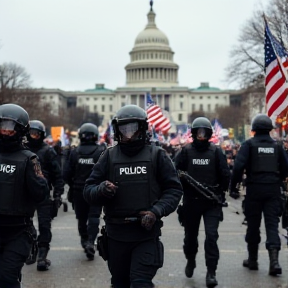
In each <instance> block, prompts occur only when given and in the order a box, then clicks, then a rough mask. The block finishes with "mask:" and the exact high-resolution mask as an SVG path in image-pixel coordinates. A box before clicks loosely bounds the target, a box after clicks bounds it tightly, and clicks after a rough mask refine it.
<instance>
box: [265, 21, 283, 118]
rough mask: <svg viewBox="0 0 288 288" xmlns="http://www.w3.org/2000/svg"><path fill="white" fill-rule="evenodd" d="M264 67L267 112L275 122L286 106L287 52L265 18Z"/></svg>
mask: <svg viewBox="0 0 288 288" xmlns="http://www.w3.org/2000/svg"><path fill="white" fill-rule="evenodd" d="M265 68H266V69H265V70H266V71H265V74H266V75H265V77H266V78H265V87H266V105H267V114H268V116H269V117H270V118H271V119H272V121H273V122H275V120H276V117H277V116H278V115H280V114H281V113H282V112H283V111H284V110H285V109H286V108H287V106H288V99H287V96H288V79H287V68H288V53H287V51H286V50H285V49H284V47H283V46H282V45H281V44H280V43H279V42H278V41H277V39H276V38H275V37H274V36H273V34H272V33H271V31H270V29H269V27H268V23H267V21H266V20H265Z"/></svg>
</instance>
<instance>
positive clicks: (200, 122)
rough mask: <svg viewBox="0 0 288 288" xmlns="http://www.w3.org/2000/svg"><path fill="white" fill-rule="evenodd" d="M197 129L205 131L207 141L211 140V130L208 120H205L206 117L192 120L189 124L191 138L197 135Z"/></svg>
mask: <svg viewBox="0 0 288 288" xmlns="http://www.w3.org/2000/svg"><path fill="white" fill-rule="evenodd" d="M199 128H203V129H205V131H206V133H207V139H210V138H211V136H212V132H213V130H212V125H211V122H210V121H209V119H207V118H206V117H197V118H196V119H194V121H193V122H192V124H191V133H192V136H195V135H196V134H197V131H198V129H199Z"/></svg>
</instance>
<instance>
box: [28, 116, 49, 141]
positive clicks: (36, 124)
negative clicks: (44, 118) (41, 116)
mask: <svg viewBox="0 0 288 288" xmlns="http://www.w3.org/2000/svg"><path fill="white" fill-rule="evenodd" d="M31 129H35V130H38V131H40V132H41V134H43V138H44V137H45V136H46V130H45V125H44V124H43V122H41V121H39V120H31V121H30V130H31Z"/></svg>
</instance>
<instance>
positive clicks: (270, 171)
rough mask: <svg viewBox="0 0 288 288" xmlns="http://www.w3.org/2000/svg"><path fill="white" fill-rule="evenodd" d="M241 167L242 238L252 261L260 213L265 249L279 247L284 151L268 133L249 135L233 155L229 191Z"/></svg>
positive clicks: (286, 169) (286, 170)
mask: <svg viewBox="0 0 288 288" xmlns="http://www.w3.org/2000/svg"><path fill="white" fill-rule="evenodd" d="M244 169H245V170H246V175H247V178H246V197H245V216H246V218H247V224H248V226H247V233H246V238H245V240H246V242H247V244H248V252H249V257H250V256H252V258H253V259H254V260H255V261H256V260H257V253H258V244H259V243H260V241H261V238H260V224H261V217H262V212H263V213H264V220H265V227H266V234H267V240H266V248H267V249H268V250H274V249H275V250H277V251H279V250H280V248H281V242H280V238H279V235H278V223H279V217H280V216H281V214H282V205H281V200H280V199H281V198H280V196H281V192H280V186H281V181H283V180H285V178H286V177H287V175H288V158H287V154H286V153H285V151H284V149H283V148H282V146H281V145H279V144H277V143H276V142H275V141H274V140H273V139H272V138H271V137H270V136H269V134H268V132H267V134H263V135H262V134H259V135H258V134H257V133H256V134H255V136H254V137H253V138H251V139H249V140H247V141H245V142H244V143H243V144H242V146H241V148H240V150H239V152H238V154H237V157H236V160H235V164H234V169H233V174H232V179H231V191H234V190H235V187H236V185H237V183H238V182H240V181H241V179H242V175H243V171H244ZM244 266H245V265H244ZM256 266H257V265H256ZM257 269H258V268H257ZM253 270H254V269H253ZM255 270H256V269H255Z"/></svg>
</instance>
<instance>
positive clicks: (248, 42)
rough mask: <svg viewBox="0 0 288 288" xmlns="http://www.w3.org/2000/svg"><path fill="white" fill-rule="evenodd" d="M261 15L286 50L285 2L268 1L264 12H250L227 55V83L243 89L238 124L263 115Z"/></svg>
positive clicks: (287, 11) (287, 15)
mask: <svg viewBox="0 0 288 288" xmlns="http://www.w3.org/2000/svg"><path fill="white" fill-rule="evenodd" d="M264 13H265V16H266V19H267V21H268V23H269V27H270V29H271V31H272V33H273V34H274V35H275V36H276V37H277V39H278V40H279V42H280V43H281V44H282V45H283V46H284V47H285V48H286V49H287V48H288V1H287V0H270V2H269V4H268V6H267V7H266V9H264V8H263V7H259V8H257V9H256V10H255V11H254V12H253V14H252V15H251V18H250V19H249V20H248V21H247V22H246V23H245V25H244V26H243V28H242V29H241V31H240V35H239V38H238V43H237V44H236V45H235V46H234V47H233V48H232V49H231V52H230V64H229V65H228V67H227V82H228V83H233V84H234V85H235V84H236V87H237V88H240V89H243V93H242V102H241V104H243V106H242V108H243V109H241V110H243V111H242V115H243V116H242V118H243V119H241V121H244V120H245V119H249V117H248V116H249V114H250V115H251V112H254V114H255V113H264V112H265V85H264V84H265V83H264V81H265V61H264V59H265V58H264V35H265V33H264V18H263V15H264ZM253 107H254V108H253ZM251 109H254V111H251ZM252 114H253V113H252ZM234 120H235V118H233V121H234Z"/></svg>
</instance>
